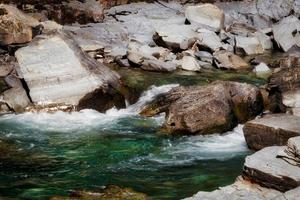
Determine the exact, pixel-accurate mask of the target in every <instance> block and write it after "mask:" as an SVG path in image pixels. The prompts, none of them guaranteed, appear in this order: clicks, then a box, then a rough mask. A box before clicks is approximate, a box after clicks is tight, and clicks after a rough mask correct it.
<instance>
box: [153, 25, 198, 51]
mask: <svg viewBox="0 0 300 200" xmlns="http://www.w3.org/2000/svg"><path fill="white" fill-rule="evenodd" d="M153 40H154V41H155V42H156V44H157V45H159V46H163V47H166V48H169V49H170V50H172V51H180V50H186V49H188V48H189V47H191V46H192V45H193V44H194V43H195V42H196V41H197V34H196V32H195V31H194V30H193V27H192V26H191V25H177V24H170V25H164V26H161V27H158V28H156V32H155V34H154V36H153Z"/></svg>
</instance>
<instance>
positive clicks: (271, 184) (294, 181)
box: [243, 146, 300, 192]
mask: <svg viewBox="0 0 300 200" xmlns="http://www.w3.org/2000/svg"><path fill="white" fill-rule="evenodd" d="M284 149H285V147H284V146H282V147H279V146H274V147H266V148H264V149H262V150H260V151H258V152H256V153H255V154H253V155H251V156H248V157H246V161H245V165H244V172H243V174H244V176H246V177H247V178H249V179H250V180H252V181H254V182H256V183H259V184H260V185H262V186H265V187H268V188H274V189H277V190H279V191H282V192H285V191H288V190H291V189H294V188H296V187H298V186H300V168H299V167H298V166H294V165H290V164H289V163H288V162H286V161H284V160H283V159H281V158H277V153H278V152H279V151H282V150H284Z"/></svg>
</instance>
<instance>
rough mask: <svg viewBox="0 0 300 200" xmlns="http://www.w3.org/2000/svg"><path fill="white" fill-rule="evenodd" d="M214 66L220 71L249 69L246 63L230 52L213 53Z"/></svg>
mask: <svg viewBox="0 0 300 200" xmlns="http://www.w3.org/2000/svg"><path fill="white" fill-rule="evenodd" d="M214 59H215V60H214V61H215V65H216V66H217V67H218V68H221V69H233V70H238V69H246V68H248V67H249V65H248V63H247V62H246V61H244V60H243V59H242V58H241V57H239V56H237V55H235V54H234V53H232V52H228V51H225V50H222V51H218V52H216V53H214Z"/></svg>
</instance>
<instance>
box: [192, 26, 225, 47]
mask: <svg viewBox="0 0 300 200" xmlns="http://www.w3.org/2000/svg"><path fill="white" fill-rule="evenodd" d="M197 32H198V33H199V34H198V48H199V50H204V51H209V52H215V51H217V50H219V49H220V48H221V47H222V46H223V45H222V43H221V39H220V38H219V36H218V35H217V34H216V33H215V32H213V31H209V30H206V29H199V30H198V31H197Z"/></svg>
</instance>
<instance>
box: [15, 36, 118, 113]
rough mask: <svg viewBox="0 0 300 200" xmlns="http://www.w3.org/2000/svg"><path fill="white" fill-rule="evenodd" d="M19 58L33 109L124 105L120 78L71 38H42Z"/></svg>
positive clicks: (20, 69)
mask: <svg viewBox="0 0 300 200" xmlns="http://www.w3.org/2000/svg"><path fill="white" fill-rule="evenodd" d="M16 58H17V60H18V63H19V69H18V72H19V76H21V77H22V78H24V80H25V82H26V84H27V86H28V89H29V96H30V98H31V100H32V102H33V104H34V105H38V106H41V105H42V106H45V107H47V106H50V105H69V106H74V107H76V108H77V109H83V108H93V109H96V110H99V111H104V110H106V109H108V108H110V107H112V106H117V107H120V104H122V103H123V102H122V98H121V96H120V95H118V88H119V75H118V74H117V73H116V72H114V71H112V70H110V69H109V68H108V67H106V66H104V65H103V64H100V63H98V62H97V61H96V60H94V59H92V58H91V57H89V56H88V55H87V54H86V53H84V52H83V51H82V50H81V49H80V48H79V46H78V45H77V43H75V42H74V40H73V39H72V38H71V37H70V36H69V35H68V34H65V33H63V32H54V33H51V34H48V35H43V36H40V37H38V38H36V40H35V41H34V42H32V43H31V44H30V45H28V46H27V47H24V48H21V49H19V50H18V51H17V52H16ZM118 97H119V98H118ZM120 98H121V99H120ZM120 102H121V103H120Z"/></svg>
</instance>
